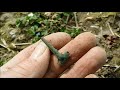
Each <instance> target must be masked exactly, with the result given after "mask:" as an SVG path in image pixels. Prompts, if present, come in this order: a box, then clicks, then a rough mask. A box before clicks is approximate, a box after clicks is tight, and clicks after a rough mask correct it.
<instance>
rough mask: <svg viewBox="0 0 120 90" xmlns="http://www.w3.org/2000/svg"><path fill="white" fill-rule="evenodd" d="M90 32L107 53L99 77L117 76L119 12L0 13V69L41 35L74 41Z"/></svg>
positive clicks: (119, 55) (119, 72)
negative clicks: (64, 34)
mask: <svg viewBox="0 0 120 90" xmlns="http://www.w3.org/2000/svg"><path fill="white" fill-rule="evenodd" d="M86 31H90V32H92V33H94V34H95V35H96V37H97V45H98V46H101V47H103V48H105V50H106V52H107V61H106V64H105V65H104V66H103V67H102V68H101V69H99V70H98V71H97V72H96V75H98V76H99V77H101V78H119V77H120V13H119V12H77V13H76V12H52V13H51V12H42V13H40V12H34V13H32V12H0V66H2V65H3V64H5V63H6V62H7V61H8V60H10V59H11V58H12V57H13V56H14V55H16V54H17V53H18V52H20V51H21V50H22V49H24V48H25V47H27V46H28V45H30V44H32V43H34V42H36V41H37V40H39V39H40V37H41V36H46V35H48V34H50V33H53V32H67V33H69V34H70V35H71V36H72V37H73V38H74V37H75V36H77V35H78V34H80V33H82V32H86Z"/></svg>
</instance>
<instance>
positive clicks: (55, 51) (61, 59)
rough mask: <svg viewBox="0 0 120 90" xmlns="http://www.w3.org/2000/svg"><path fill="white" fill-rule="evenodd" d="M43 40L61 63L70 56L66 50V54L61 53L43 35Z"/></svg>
mask: <svg viewBox="0 0 120 90" xmlns="http://www.w3.org/2000/svg"><path fill="white" fill-rule="evenodd" d="M41 40H42V41H43V42H44V43H45V44H46V45H47V46H48V48H49V49H50V50H51V52H52V53H53V54H55V56H56V57H57V58H58V61H59V62H60V64H64V63H65V62H66V61H67V60H68V58H69V52H65V53H64V54H62V53H59V52H58V50H57V49H55V48H54V47H53V46H52V45H51V44H50V43H48V42H47V41H46V40H45V39H44V38H43V37H41Z"/></svg>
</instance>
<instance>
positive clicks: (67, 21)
mask: <svg viewBox="0 0 120 90" xmlns="http://www.w3.org/2000/svg"><path fill="white" fill-rule="evenodd" d="M69 17H70V15H68V16H67V19H66V24H67V23H68V20H69Z"/></svg>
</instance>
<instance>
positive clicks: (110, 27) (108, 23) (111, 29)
mask: <svg viewBox="0 0 120 90" xmlns="http://www.w3.org/2000/svg"><path fill="white" fill-rule="evenodd" d="M107 25H108V27H109V30H110V32H111V33H112V35H113V36H114V35H115V34H114V32H113V30H112V28H111V26H110V24H109V23H107Z"/></svg>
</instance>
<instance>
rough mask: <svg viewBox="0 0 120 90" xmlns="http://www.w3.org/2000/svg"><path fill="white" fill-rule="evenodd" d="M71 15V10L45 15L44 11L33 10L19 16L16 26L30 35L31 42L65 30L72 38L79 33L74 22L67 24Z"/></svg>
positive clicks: (72, 15)
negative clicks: (23, 15)
mask: <svg viewBox="0 0 120 90" xmlns="http://www.w3.org/2000/svg"><path fill="white" fill-rule="evenodd" d="M73 17H74V14H73V12H52V13H51V15H45V12H33V13H29V14H28V15H27V16H25V17H21V18H19V19H18V20H17V21H16V26H17V27H18V28H21V29H22V30H24V33H26V34H28V35H29V36H31V38H32V40H33V42H36V41H37V40H39V39H40V38H41V37H42V36H46V35H48V34H51V33H55V32H66V33H68V34H70V35H71V37H73V38H74V37H75V36H77V35H78V34H79V33H80V29H79V28H76V27H75V24H74V25H73V24H71V25H69V22H70V20H72V19H73Z"/></svg>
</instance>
